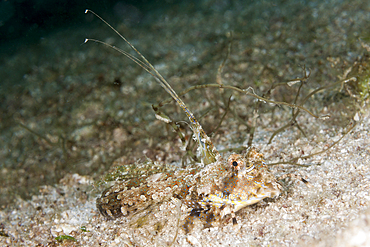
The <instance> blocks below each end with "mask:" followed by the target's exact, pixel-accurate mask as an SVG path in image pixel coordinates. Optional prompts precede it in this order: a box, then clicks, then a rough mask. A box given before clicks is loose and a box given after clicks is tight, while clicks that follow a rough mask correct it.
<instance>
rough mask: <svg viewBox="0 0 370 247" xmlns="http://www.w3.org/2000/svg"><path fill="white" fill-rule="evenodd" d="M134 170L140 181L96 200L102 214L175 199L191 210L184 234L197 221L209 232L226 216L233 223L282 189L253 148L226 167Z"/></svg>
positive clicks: (133, 180)
mask: <svg viewBox="0 0 370 247" xmlns="http://www.w3.org/2000/svg"><path fill="white" fill-rule="evenodd" d="M137 168H138V170H135V172H136V173H137V172H138V171H139V173H140V168H142V169H144V170H143V171H142V172H141V173H142V175H141V176H140V177H134V178H131V179H128V180H125V181H120V182H116V184H115V185H113V186H112V187H110V188H108V189H107V190H105V191H104V192H103V193H102V195H101V197H100V198H98V199H97V207H98V209H99V211H100V212H101V214H102V215H104V216H105V217H107V218H116V217H121V216H130V215H131V214H134V213H135V212H137V211H141V210H145V209H146V208H148V207H150V205H152V204H156V203H160V202H162V201H164V200H168V199H175V198H177V199H179V200H181V202H182V204H183V205H186V206H187V207H188V209H189V210H188V212H189V211H190V214H189V215H188V216H187V218H186V220H185V222H184V223H183V227H184V230H185V231H186V232H189V231H190V230H191V228H192V225H193V222H194V220H196V219H200V220H201V222H202V223H203V225H204V226H205V227H210V226H212V225H215V224H217V223H220V222H221V220H222V219H223V218H224V217H225V216H227V215H230V216H231V217H232V218H233V223H234V224H235V223H236V220H235V212H237V211H239V210H240V209H242V208H244V207H245V206H248V205H251V204H254V203H257V202H258V201H260V200H262V199H264V198H266V197H275V196H278V195H279V194H280V189H281V186H280V184H279V183H278V182H277V181H276V179H275V177H274V176H273V175H272V174H271V173H270V172H269V170H268V169H267V167H266V165H265V163H264V161H263V157H262V154H260V153H258V152H257V151H256V150H255V149H253V148H252V149H250V150H249V152H248V153H247V155H246V157H243V156H242V155H239V154H232V155H230V156H229V158H228V160H227V161H226V162H225V161H224V160H223V159H219V160H217V161H216V162H214V163H212V164H209V165H207V166H205V167H202V165H197V166H196V167H189V168H185V169H180V168H177V169H175V168H173V169H172V170H171V169H169V167H167V168H166V169H164V170H163V171H161V170H160V169H159V170H158V173H155V172H154V173H151V174H150V173H149V174H148V170H145V168H147V166H143V167H140V166H139V167H137ZM125 173H126V175H128V172H127V171H126V172H125Z"/></svg>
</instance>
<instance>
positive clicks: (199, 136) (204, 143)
mask: <svg viewBox="0 0 370 247" xmlns="http://www.w3.org/2000/svg"><path fill="white" fill-rule="evenodd" d="M88 12H91V13H92V14H93V15H95V16H96V17H97V18H99V19H100V20H101V21H102V22H104V23H105V24H106V25H107V26H108V27H109V28H110V29H112V30H113V31H114V32H115V33H116V34H117V35H118V36H119V37H120V38H122V39H123V40H124V41H125V42H126V43H127V44H128V45H129V46H130V47H131V48H132V49H133V50H134V51H135V52H136V53H137V54H138V55H139V57H140V58H137V57H135V56H133V55H131V54H129V53H127V52H126V51H124V50H121V49H120V48H117V47H115V46H112V45H110V44H107V43H105V42H103V41H100V40H96V39H85V43H86V42H87V41H89V40H90V41H94V42H97V43H101V44H104V45H107V46H109V47H111V48H113V49H115V50H117V51H118V52H120V53H122V54H123V55H125V56H126V57H128V58H129V59H131V60H132V61H133V62H135V63H136V64H138V65H139V66H140V67H142V68H143V69H145V70H146V71H147V72H148V73H149V74H151V75H152V76H153V77H154V78H155V79H156V81H157V82H158V83H159V84H160V85H161V86H162V87H163V88H164V89H165V90H166V92H167V93H169V94H170V95H171V97H172V98H173V99H174V100H175V101H176V102H177V104H178V105H179V106H180V107H181V108H182V109H183V110H184V112H185V113H186V115H187V116H188V118H189V120H190V123H191V125H190V126H191V129H192V131H193V133H194V138H195V139H196V140H197V142H198V150H199V152H200V154H201V156H202V161H203V163H204V164H206V165H207V164H210V163H213V162H215V161H216V159H217V158H218V157H219V156H220V155H219V153H218V151H217V150H216V148H215V146H214V145H213V143H212V142H211V140H210V138H209V137H208V135H207V134H206V133H205V132H204V130H203V128H202V126H201V125H200V123H199V122H198V121H197V119H196V118H195V117H194V114H193V113H192V112H191V111H190V110H189V108H188V107H187V106H186V104H185V103H184V102H183V101H182V99H181V98H180V97H179V96H178V95H177V93H176V92H175V90H173V89H172V87H171V86H170V84H168V82H167V81H166V80H165V79H164V78H163V76H162V75H161V74H160V73H159V72H158V71H157V70H156V69H155V68H154V66H153V65H152V64H151V63H150V62H149V61H148V60H147V59H146V58H145V57H144V55H142V54H141V53H140V52H139V51H138V50H137V49H136V48H135V46H133V45H132V44H131V43H130V42H129V41H128V40H127V39H126V38H125V37H124V36H123V35H122V34H120V33H119V32H118V31H117V30H116V29H115V28H113V27H112V26H111V25H110V24H109V23H108V22H106V21H105V20H104V19H103V18H101V17H100V16H99V15H98V14H96V13H95V12H94V11H92V10H89V9H86V10H85V14H86V13H88Z"/></svg>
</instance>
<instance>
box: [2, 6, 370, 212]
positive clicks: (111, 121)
mask: <svg viewBox="0 0 370 247" xmlns="http://www.w3.org/2000/svg"><path fill="white" fill-rule="evenodd" d="M86 8H89V9H92V10H94V11H95V12H97V13H98V14H99V15H100V16H102V17H103V18H104V19H106V20H107V21H108V22H109V23H110V24H112V25H113V26H115V27H117V28H118V29H119V31H120V32H123V33H124V35H125V36H129V37H130V40H131V41H132V42H133V43H134V44H135V45H138V46H139V47H140V50H141V51H142V53H144V54H146V55H147V56H148V58H149V60H150V61H152V62H153V63H155V64H157V65H158V66H159V67H162V68H164V69H163V70H161V73H163V74H164V75H165V76H166V77H169V78H171V79H172V81H173V84H172V85H173V87H174V88H175V90H177V91H178V90H182V89H184V88H186V87H188V86H192V85H197V84H203V83H205V82H212V80H213V82H214V80H215V74H216V71H217V68H218V66H219V64H220V63H221V61H222V60H223V59H224V58H225V54H226V53H227V47H228V44H229V43H230V42H229V40H230V34H229V32H230V31H233V33H234V34H233V40H234V41H233V42H234V43H233V47H232V52H231V55H230V58H229V59H230V60H229V61H230V62H229V63H228V65H227V66H226V67H225V69H224V71H226V72H228V74H227V76H228V77H227V78H229V79H230V83H231V84H233V83H235V84H237V85H238V86H240V87H242V88H247V87H248V86H253V87H255V88H256V89H258V90H260V91H259V92H263V90H265V89H266V87H267V86H266V85H268V83H273V82H274V83H275V82H282V81H287V80H290V79H292V78H296V77H299V76H301V75H302V69H301V67H303V65H306V66H307V68H310V69H312V77H313V78H315V80H314V82H313V84H310V88H307V89H306V90H307V91H309V90H310V89H313V88H315V87H318V86H320V85H325V83H329V82H335V81H337V80H338V76H339V75H342V74H343V72H344V70H345V69H346V68H348V67H349V66H350V65H351V64H352V63H353V62H354V61H355V60H356V59H358V57H359V56H362V57H364V49H363V48H362V47H361V44H360V41H359V39H361V40H363V41H365V42H369V41H370V35H369V31H368V30H370V24H369V23H370V18H369V13H370V9H369V4H368V3H367V1H295V0H292V1H285V0H281V1H245V0H241V1H232V0H200V1H176V0H168V1H149V0H141V1H50V0H49V1H42V0H38V1H37V0H27V1H22V0H18V1H4V0H3V1H1V2H0V79H1V81H0V102H1V106H0V144H1V153H0V180H1V181H2V183H1V184H2V185H1V186H2V187H1V199H0V205H1V206H3V207H5V206H6V205H11V203H12V202H13V201H14V199H15V198H18V197H21V198H23V199H26V198H30V196H32V195H33V194H35V193H37V191H38V188H39V186H41V185H45V184H55V183H57V182H58V181H59V179H60V178H62V177H63V176H64V175H65V174H67V173H79V174H83V175H90V176H92V177H94V178H97V177H99V176H101V175H102V174H104V173H105V171H107V170H108V169H109V167H110V166H111V164H112V162H113V161H114V160H115V159H116V158H118V157H120V156H122V155H126V156H127V160H128V161H127V162H131V161H134V160H135V159H136V158H140V157H143V156H144V155H143V153H144V154H145V156H147V157H150V158H153V159H155V158H158V157H160V158H162V159H163V160H168V159H169V160H168V161H170V162H171V161H173V160H171V155H169V156H168V155H167V156H166V153H167V151H168V149H165V148H163V146H165V145H160V144H164V143H173V142H174V139H175V135H172V136H171V134H168V133H170V131H168V132H165V130H164V127H163V126H162V125H161V127H157V126H153V124H152V123H153V121H154V114H153V112H152V111H151V109H150V104H153V103H156V102H158V101H159V100H162V99H164V98H167V95H166V94H165V93H164V92H162V89H161V88H160V87H159V86H157V85H156V84H154V82H153V80H151V79H148V78H150V77H149V76H148V75H146V74H144V73H143V72H142V70H141V69H140V68H138V67H137V66H135V65H133V64H132V63H130V62H129V61H126V60H125V59H124V58H122V57H120V56H119V54H117V53H115V52H114V51H112V50H109V49H106V48H105V47H102V46H98V45H96V44H89V43H88V44H86V45H82V44H83V42H84V39H85V38H97V39H101V40H103V41H105V42H108V43H110V42H116V43H118V44H121V45H122V44H123V42H122V41H120V40H119V39H118V38H117V37H116V36H114V33H112V31H111V30H110V29H109V28H107V27H106V26H104V25H103V24H102V23H101V22H100V21H99V20H98V19H97V18H96V17H94V16H93V15H92V14H87V15H86V14H84V11H85V9H86ZM194 75H196V76H195V77H194ZM138 77H139V78H141V79H142V81H143V82H142V84H141V82H140V81H138V79H136V78H138ZM182 78H183V79H182ZM194 78H195V79H194ZM141 79H140V80H141ZM132 81H136V84H133V83H132ZM154 85H155V86H154ZM284 90H285V89H284ZM284 90H282V91H279V92H280V93H279V94H277V95H275V96H274V97H275V99H279V100H284V101H289V102H291V100H292V98H294V96H295V93H294V92H292V91H289V90H290V89H289V90H288V91H284ZM347 96H348V95H347ZM203 98H204V95H200V96H199V95H195V96H194V99H197V100H199V99H203ZM211 98H212V97H211ZM343 98H344V99H345V98H346V95H345V93H343V94H339V93H333V94H329V95H321V96H320V98H319V99H318V100H317V101H315V103H313V106H314V107H315V108H313V109H315V110H317V111H320V110H321V109H323V108H324V107H327V108H328V107H329V109H330V106H331V104H332V102H333V101H335V102H339V103H338V104H337V105H335V106H333V107H334V108H335V109H339V110H338V111H341V112H345V113H346V114H344V115H346V119H345V120H343V119H341V118H339V117H338V118H334V120H333V121H336V123H335V124H337V125H338V126H341V125H345V124H346V123H347V122H346V121H347V120H348V119H350V118H351V116H352V115H351V114H354V112H353V111H352V113H348V112H347V111H349V112H351V111H350V110H348V109H347V108H346V107H347V106H348V104H347V105H346V104H345V103H340V102H342V101H341V100H342V99H343ZM188 100H189V101H188V102H190V104H193V106H191V108H192V109H194V108H195V109H197V107H198V106H200V105H201V103H202V102H199V101H196V100H192V99H188ZM193 101H194V102H193ZM135 102H138V103H135ZM170 111H173V112H175V113H176V114H177V113H178V112H177V110H173V109H172V110H170ZM195 111H197V110H195ZM266 112H268V110H266ZM249 113H251V112H249ZM249 113H247V112H245V113H243V114H245V115H243V116H242V117H245V119H248V118H247V117H246V116H247V115H248V114H249ZM179 120H184V119H181V117H179ZM204 121H205V122H207V120H204ZM281 121H282V124H284V123H283V120H281ZM276 124H277V126H273V127H272V128H275V129H276V128H278V127H279V126H278V123H276ZM210 129H211V127H210ZM167 135H168V136H169V137H166V136H167ZM117 136H118V137H117ZM238 138H240V139H243V138H244V139H245V138H246V137H245V136H239V137H238ZM216 139H217V137H216ZM112 140H114V141H112ZM117 140H118V141H117ZM120 140H121V142H122V143H123V142H124V144H122V143H118V144H117V142H120ZM153 143H154V144H153ZM169 157H170V158H169Z"/></svg>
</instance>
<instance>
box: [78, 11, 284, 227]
mask: <svg viewBox="0 0 370 247" xmlns="http://www.w3.org/2000/svg"><path fill="white" fill-rule="evenodd" d="M87 12H91V13H93V14H94V15H95V16H97V17H98V18H99V19H100V20H102V21H103V22H104V23H105V24H107V25H108V26H109V27H110V28H111V29H112V30H113V31H115V32H116V33H117V34H118V35H119V36H120V37H121V38H122V39H123V40H124V41H125V42H126V43H127V44H128V45H129V46H130V47H131V48H132V49H133V50H134V51H135V52H136V53H137V54H138V55H139V57H140V59H139V58H137V57H134V56H132V55H130V54H129V53H127V52H125V51H123V50H121V49H119V48H116V47H113V46H110V45H108V44H105V43H104V44H105V45H108V46H110V47H112V48H113V49H115V50H117V51H119V52H121V53H123V54H124V55H125V56H127V57H128V58H130V59H131V60H132V61H134V62H135V63H137V64H138V65H139V66H141V67H142V68H144V69H145V70H146V71H147V72H148V73H150V74H151V75H152V76H153V77H154V78H155V79H156V80H157V81H158V82H159V84H160V85H161V86H162V87H163V88H164V89H165V90H166V91H167V92H168V93H169V94H170V95H171V96H172V98H173V99H174V100H176V102H177V103H178V105H179V106H180V107H181V108H182V109H183V110H184V111H185V113H186V115H187V116H188V118H189V120H190V126H191V129H192V131H193V138H194V139H195V140H196V142H197V143H198V152H199V154H200V157H201V159H202V162H201V163H199V164H197V165H189V167H186V168H179V167H174V166H172V167H171V166H166V165H163V166H161V165H158V166H157V165H156V164H154V163H151V162H149V164H147V163H143V164H134V165H133V166H134V167H135V169H133V167H131V166H125V167H121V169H123V170H121V171H120V172H121V174H123V175H124V174H129V173H130V171H147V172H146V173H145V174H136V175H137V176H136V177H134V176H132V174H130V177H131V178H130V179H127V180H124V181H117V182H116V184H115V185H113V186H112V187H110V188H108V189H106V190H105V191H104V192H103V193H102V195H101V197H100V198H98V199H97V208H98V210H99V211H100V213H101V214H102V215H103V216H105V217H107V218H117V217H121V216H130V215H133V214H135V213H136V212H139V211H142V210H145V209H148V208H150V206H151V205H153V204H157V203H160V202H163V201H166V200H170V199H177V200H180V201H181V203H182V205H185V206H186V207H188V212H190V213H188V216H187V218H186V219H185V221H184V222H183V228H184V230H185V231H186V232H189V231H190V230H191V228H192V225H193V222H194V220H196V219H200V220H201V222H202V223H203V225H204V227H211V226H213V225H217V223H220V222H221V221H222V219H224V218H226V216H231V217H232V222H233V224H236V223H237V222H236V218H235V213H236V212H237V211H239V210H240V209H242V208H244V207H246V206H248V205H251V204H255V203H257V202H259V201H261V200H263V199H264V198H272V197H275V196H278V195H279V194H280V190H281V185H280V184H279V183H278V182H277V180H276V178H275V177H274V176H273V175H272V174H271V173H270V171H269V170H268V168H267V166H266V164H265V162H264V160H263V156H262V154H260V153H258V152H257V151H256V150H255V149H254V148H250V149H249V151H248V153H247V155H245V156H243V155H239V154H231V155H230V156H229V157H228V159H227V160H224V159H223V158H222V157H221V155H220V154H219V152H218V151H217V150H216V148H215V146H214V145H213V143H212V142H211V139H210V138H209V137H208V136H207V134H206V133H205V132H204V131H203V128H202V126H201V125H200V124H199V122H198V121H197V120H196V118H195V117H194V115H193V113H192V112H191V111H190V110H189V108H188V107H187V106H186V105H185V103H184V102H183V101H182V100H181V98H180V97H179V96H178V95H177V93H176V92H175V91H174V90H173V89H172V87H171V86H170V85H169V84H168V83H167V81H166V80H165V79H164V78H163V77H162V75H160V74H159V72H158V71H157V70H156V69H155V68H154V67H153V65H152V64H151V63H150V62H148V60H147V59H146V58H145V57H144V56H143V55H142V54H141V53H140V52H139V51H138V50H137V49H136V48H135V47H134V46H133V45H132V44H131V43H130V42H129V41H127V40H126V38H125V37H123V36H122V35H121V34H120V33H119V32H118V31H117V30H115V29H114V28H113V27H112V26H110V25H109V24H108V23H107V22H106V21H105V20H103V19H102V18H101V17H100V16H98V15H97V14H95V13H94V12H92V11H90V10H86V13H87ZM89 40H91V41H94V42H98V43H103V42H101V41H99V40H93V39H86V40H85V42H87V41H89ZM144 166H147V167H144ZM148 166H150V167H148ZM164 166H166V167H165V168H164ZM148 171H150V172H148ZM123 177H124V176H123Z"/></svg>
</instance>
